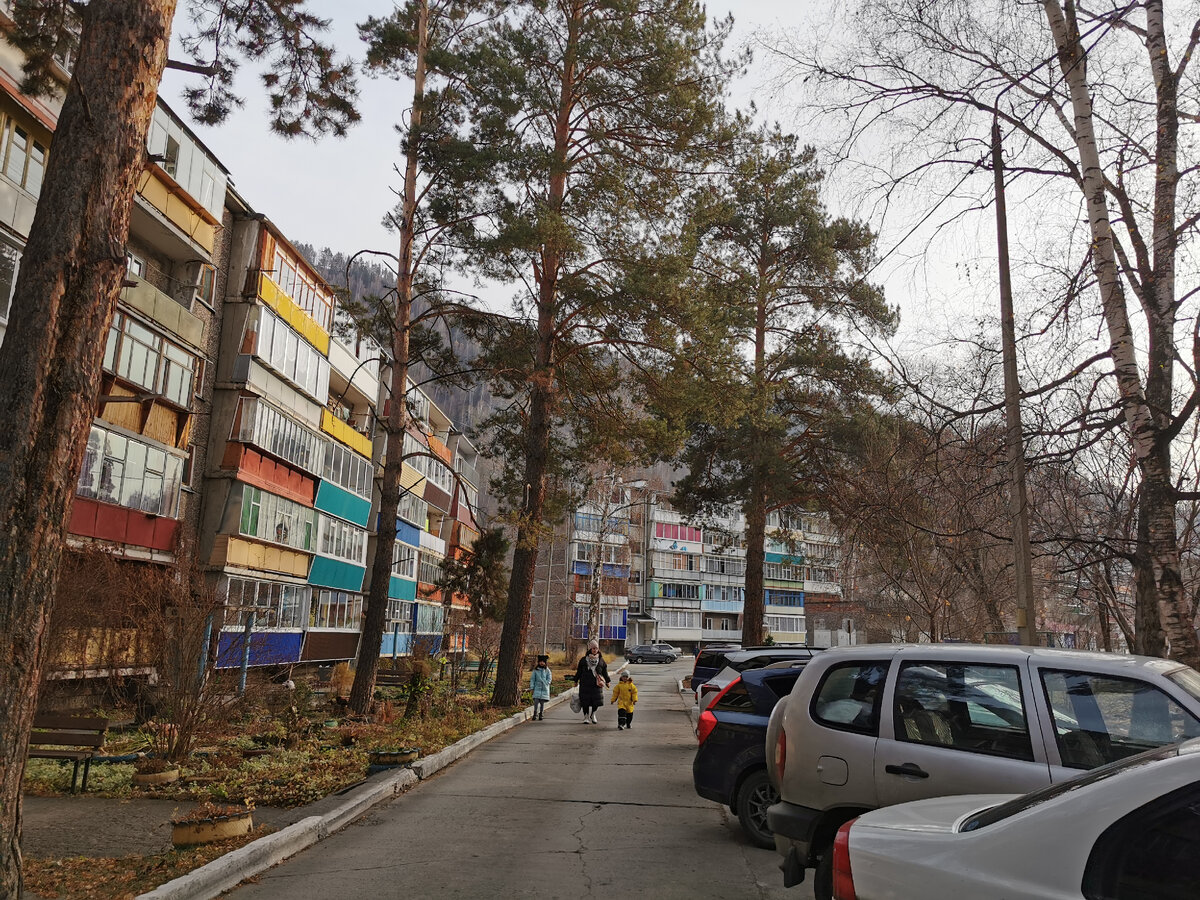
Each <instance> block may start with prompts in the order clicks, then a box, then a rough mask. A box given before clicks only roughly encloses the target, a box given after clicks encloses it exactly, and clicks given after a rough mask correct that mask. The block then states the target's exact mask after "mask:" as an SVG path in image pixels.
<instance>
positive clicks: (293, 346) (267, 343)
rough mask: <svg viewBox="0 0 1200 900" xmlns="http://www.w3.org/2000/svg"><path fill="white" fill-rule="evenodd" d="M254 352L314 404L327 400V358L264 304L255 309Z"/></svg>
mask: <svg viewBox="0 0 1200 900" xmlns="http://www.w3.org/2000/svg"><path fill="white" fill-rule="evenodd" d="M255 313H256V315H257V322H255V320H254V319H251V320H250V321H249V322H248V323H247V327H248V328H250V329H251V330H253V331H254V332H255V340H254V355H255V356H256V357H258V358H259V359H261V360H262V361H263V362H265V363H266V364H267V365H268V366H270V367H271V368H272V369H274V370H275V371H276V372H278V373H279V374H280V375H282V376H283V377H284V378H286V379H287V380H288V381H290V382H291V383H292V384H294V385H295V386H296V387H297V388H299V389H300V390H302V391H303V392H304V393H306V394H308V396H310V397H312V398H313V399H315V400H316V401H317V402H318V403H321V404H324V403H325V401H326V400H328V399H329V360H328V359H326V358H325V357H324V356H322V355H321V354H320V353H319V352H318V351H317V348H316V347H314V346H312V345H311V344H310V343H308V341H306V340H304V338H302V337H300V335H299V334H297V333H296V332H295V331H293V330H292V329H291V328H289V327H288V326H287V325H286V324H284V322H283V320H282V319H280V318H278V317H277V316H276V315H275V314H274V313H272V312H270V311H269V310H267V309H266V308H265V307H261V306H260V307H258V308H257V309H256V310H255Z"/></svg>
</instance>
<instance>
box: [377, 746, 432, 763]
mask: <svg viewBox="0 0 1200 900" xmlns="http://www.w3.org/2000/svg"><path fill="white" fill-rule="evenodd" d="M420 755H421V751H420V750H419V749H418V748H416V747H401V748H400V749H398V750H371V751H369V752H368V753H367V762H369V763H370V764H371V765H373V766H407V765H408V764H409V763H411V762H414V761H415V760H416V758H417V757H418V756H420Z"/></svg>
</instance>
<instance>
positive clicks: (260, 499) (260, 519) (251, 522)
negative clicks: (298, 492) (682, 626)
mask: <svg viewBox="0 0 1200 900" xmlns="http://www.w3.org/2000/svg"><path fill="white" fill-rule="evenodd" d="M313 516H314V513H313V510H312V509H310V508H308V507H307V506H301V505H300V504H299V503H294V502H292V501H291V500H288V499H286V498H284V497H279V496H276V495H275V494H271V493H268V492H267V491H264V490H262V489H260V488H256V487H253V486H251V485H248V484H247V485H243V486H242V518H241V522H240V532H239V533H240V534H243V535H245V536H246V537H251V538H255V539H257V540H260V541H267V542H269V543H272V544H282V545H283V546H285V547H291V548H292V549H294V550H309V551H311V550H312V548H313V539H312V536H313Z"/></svg>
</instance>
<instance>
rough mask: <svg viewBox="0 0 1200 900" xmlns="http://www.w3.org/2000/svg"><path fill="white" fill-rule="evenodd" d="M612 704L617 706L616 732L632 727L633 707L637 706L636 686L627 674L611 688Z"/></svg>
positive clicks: (622, 674) (623, 674)
mask: <svg viewBox="0 0 1200 900" xmlns="http://www.w3.org/2000/svg"><path fill="white" fill-rule="evenodd" d="M611 702H612V703H616V704H617V731H620V730H621V729H622V728H632V727H633V707H634V706H635V705H636V704H637V685H636V684H634V683H633V679H632V678H630V677H629V673H628V672H622V673H621V680H620V681H618V682H617V683H616V685H615V686H614V687H613V695H612V701H611Z"/></svg>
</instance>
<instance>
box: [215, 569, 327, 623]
mask: <svg viewBox="0 0 1200 900" xmlns="http://www.w3.org/2000/svg"><path fill="white" fill-rule="evenodd" d="M311 593H312V591H311V589H310V588H309V587H308V586H307V585H299V584H285V583H283V582H279V581H260V580H258V579H252V578H230V579H229V585H228V590H227V592H226V595H225V607H226V610H227V612H226V616H225V624H226V625H227V626H233V625H237V626H240V627H245V625H246V622H247V620H248V619H249V615H250V613H254V626H255V627H256V628H303V627H304V622H305V619H306V618H307V616H308V609H307V601H308V598H309V595H310V594H311Z"/></svg>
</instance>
